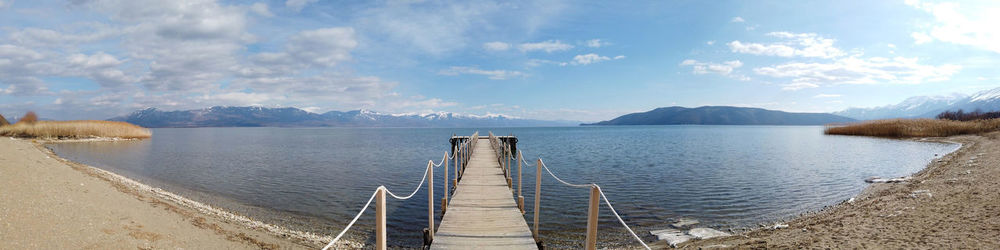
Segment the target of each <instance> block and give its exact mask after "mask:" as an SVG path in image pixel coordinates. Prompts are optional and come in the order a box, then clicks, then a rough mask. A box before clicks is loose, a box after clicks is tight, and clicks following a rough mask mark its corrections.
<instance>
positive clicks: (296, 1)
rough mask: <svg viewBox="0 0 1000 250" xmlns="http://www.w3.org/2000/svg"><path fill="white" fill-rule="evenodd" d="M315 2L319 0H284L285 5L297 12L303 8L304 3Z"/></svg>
mask: <svg viewBox="0 0 1000 250" xmlns="http://www.w3.org/2000/svg"><path fill="white" fill-rule="evenodd" d="M316 2H319V0H287V1H285V7H286V8H288V9H290V10H292V11H295V12H299V11H302V8H305V7H306V5H309V4H312V3H316Z"/></svg>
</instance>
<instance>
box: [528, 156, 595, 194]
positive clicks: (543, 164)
mask: <svg viewBox="0 0 1000 250" xmlns="http://www.w3.org/2000/svg"><path fill="white" fill-rule="evenodd" d="M539 162H541V163H542V168H545V172H549V175H551V176H552V178H555V179H556V180H557V181H559V182H562V184H563V185H566V186H570V187H578V188H589V187H591V185H592V184H573V183H569V182H566V181H564V180H562V179H559V177H556V175H555V174H553V173H552V170H549V167H548V166H545V162H544V161H539Z"/></svg>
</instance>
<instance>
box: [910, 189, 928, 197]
mask: <svg viewBox="0 0 1000 250" xmlns="http://www.w3.org/2000/svg"><path fill="white" fill-rule="evenodd" d="M922 194H926V195H927V197H928V198H930V197H934V195H932V194H931V191H930V190H926V189H921V190H916V191H913V192H911V193H910V198H918V197H919V196H920V195H922Z"/></svg>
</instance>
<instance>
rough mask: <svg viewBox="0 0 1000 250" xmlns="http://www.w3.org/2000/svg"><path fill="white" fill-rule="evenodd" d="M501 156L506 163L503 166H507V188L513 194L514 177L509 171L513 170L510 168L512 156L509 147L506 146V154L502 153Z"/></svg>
mask: <svg viewBox="0 0 1000 250" xmlns="http://www.w3.org/2000/svg"><path fill="white" fill-rule="evenodd" d="M503 155H504V157H503V158H504V161H507V165H505V166H507V188H510V192H511V193H514V183H513V179H514V176H513V173H511V170H513V168H511V167H510V158H511V157H512V156H513V155H512V154H511V152H510V145H507V147H506V152H504V153H503Z"/></svg>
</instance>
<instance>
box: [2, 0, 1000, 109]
mask: <svg viewBox="0 0 1000 250" xmlns="http://www.w3.org/2000/svg"><path fill="white" fill-rule="evenodd" d="M618 2H619V1H599V2H598V1H595V2H590V3H584V2H579V1H574V2H568V1H567V2H562V1H539V2H532V1H513V2H508V1H500V2H490V1H456V2H443V1H377V2H369V1H349V2H340V1H325V0H324V1H317V0H287V1H260V2H242V1H215V0H176V1H144V0H120V1H119V0H92V1H91V0H71V1H27V0H0V114H3V115H5V116H8V117H13V116H19V115H21V114H23V113H24V112H25V111H27V110H35V111H37V112H39V113H40V114H41V116H42V117H46V118H52V119H105V118H109V117H112V116H116V115H122V114H127V113H129V112H131V111H134V110H136V109H141V108H146V107H156V108H159V109H164V110H178V109H196V108H205V107H209V106H215V105H230V106H245V105H261V106H267V107H278V106H280V107H285V106H292V107H299V108H302V109H305V110H308V111H311V112H325V111H330V110H354V109H361V108H364V109H371V110H376V111H380V112H384V113H423V112H432V111H450V112H458V113H467V114H507V115H512V116H517V117H525V118H540V119H571V120H582V121H595V120H603V119H609V118H613V117H615V116H617V115H621V114H624V113H628V112H635V111H644V110H649V109H653V108H656V107H663V106H674V105H677V106H702V105H736V106H751V107H762V108H770V109H780V110H786V111H808V112H829V111H836V110H841V109H844V108H847V107H870V106H879V105H886V104H892V103H897V102H899V101H902V100H903V99H905V98H906V97H909V96H915V95H946V94H950V93H965V94H968V93H972V92H975V91H979V90H984V89H989V88H994V87H1000V70H998V69H1000V67H998V66H996V65H998V63H1000V25H997V24H1000V15H997V14H996V13H1000V3H998V2H996V1H982V2H974V1H963V2H961V3H952V2H939V1H915V0H907V1H827V2H822V1H652V2H648V3H641V2H631V1H629V3H618ZM803 2H807V3H803Z"/></svg>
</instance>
